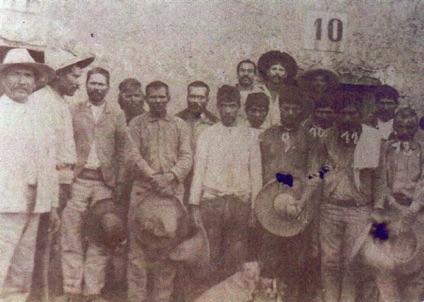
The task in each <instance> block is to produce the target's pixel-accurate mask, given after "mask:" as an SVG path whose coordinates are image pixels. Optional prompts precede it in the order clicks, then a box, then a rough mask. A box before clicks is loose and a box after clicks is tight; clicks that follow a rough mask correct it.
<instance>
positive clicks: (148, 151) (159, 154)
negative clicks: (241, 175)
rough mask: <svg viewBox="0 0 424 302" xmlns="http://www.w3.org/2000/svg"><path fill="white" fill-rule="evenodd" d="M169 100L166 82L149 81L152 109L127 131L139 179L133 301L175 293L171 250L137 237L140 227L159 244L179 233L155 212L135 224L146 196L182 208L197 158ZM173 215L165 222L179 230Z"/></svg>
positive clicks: (133, 208) (134, 199)
mask: <svg viewBox="0 0 424 302" xmlns="http://www.w3.org/2000/svg"><path fill="white" fill-rule="evenodd" d="M200 95H202V94H200ZM170 100H171V96H170V94H169V87H168V85H167V84H166V83H164V82H161V81H154V82H151V83H149V84H148V85H147V86H146V101H147V104H148V105H149V111H148V112H146V113H144V114H142V115H139V116H137V117H135V118H134V119H133V120H132V121H131V122H130V125H129V127H128V144H127V151H128V155H129V156H128V165H129V166H132V167H134V169H135V175H136V178H135V180H134V186H133V190H132V194H131V201H130V211H129V215H128V226H129V259H128V276H127V280H128V299H129V301H131V302H141V301H164V302H165V301H167V302H168V301H172V300H171V295H172V293H173V291H174V280H175V277H176V273H177V265H176V263H175V262H174V261H171V260H170V259H169V248H153V247H150V246H147V244H143V243H141V242H140V240H139V239H138V236H139V234H140V229H141V231H146V233H148V234H154V236H152V237H155V238H158V239H159V240H160V239H163V238H169V237H173V236H174V235H175V233H174V232H173V231H171V230H170V229H172V227H171V228H169V227H167V226H164V225H163V224H162V221H163V218H164V217H163V216H164V215H163V213H159V214H156V213H153V214H152V217H150V219H151V221H150V222H146V223H144V222H142V223H141V227H140V223H137V221H140V220H139V217H137V209H139V207H140V205H142V204H143V201H144V199H145V198H147V196H150V198H149V199H150V200H156V201H158V202H160V199H162V198H164V199H168V200H169V199H171V200H174V199H176V202H177V203H180V204H181V205H182V204H183V196H184V179H185V177H186V175H187V174H188V172H189V171H190V169H191V166H192V162H193V159H192V151H191V147H190V136H189V132H188V131H189V130H188V127H187V124H186V123H185V122H184V121H183V120H181V119H180V118H178V117H176V116H171V115H169V114H168V110H167V106H168V103H169V102H170ZM144 204H145V203H144ZM165 213H168V212H165ZM174 214H175V215H174ZM174 214H170V215H169V216H168V219H165V220H166V221H168V222H170V224H172V225H174V226H175V229H173V230H175V231H176V229H178V227H179V225H180V223H175V224H173V223H172V222H175V221H176V220H175V219H176V217H177V213H176V212H175V213H174ZM174 218H175V219H174ZM181 220H183V219H181ZM175 237H178V236H177V235H175ZM175 237H174V238H175ZM147 284H150V285H151V286H148V285H147Z"/></svg>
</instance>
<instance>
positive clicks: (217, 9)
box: [37, 0, 424, 113]
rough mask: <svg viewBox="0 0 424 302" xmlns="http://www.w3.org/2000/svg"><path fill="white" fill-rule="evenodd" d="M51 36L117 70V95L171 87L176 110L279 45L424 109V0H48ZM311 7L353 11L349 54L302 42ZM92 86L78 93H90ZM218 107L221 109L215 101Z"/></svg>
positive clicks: (304, 63) (303, 63) (305, 62)
mask: <svg viewBox="0 0 424 302" xmlns="http://www.w3.org/2000/svg"><path fill="white" fill-rule="evenodd" d="M37 2H43V5H44V6H45V9H44V14H45V18H46V20H47V21H48V26H47V41H48V43H50V44H55V45H60V46H63V47H67V48H70V49H73V50H76V51H91V52H94V53H95V54H96V56H97V60H96V61H95V65H101V66H105V67H107V68H109V69H110V70H111V71H112V86H113V87H112V91H111V93H113V94H115V95H116V94H117V86H118V84H119V82H120V81H121V80H123V79H124V78H126V77H136V78H138V79H140V80H141V82H142V84H143V85H146V84H147V83H148V82H149V81H152V80H155V79H160V80H163V81H165V82H167V83H168V84H169V85H170V87H171V94H172V98H173V101H172V102H171V104H170V111H171V113H174V112H176V111H177V110H180V109H182V108H183V107H184V106H185V94H186V86H187V84H188V83H190V82H191V81H193V80H204V81H206V82H207V83H208V84H210V86H211V88H212V95H213V97H214V95H215V93H216V89H217V88H218V87H219V86H220V85H222V84H224V83H232V84H234V83H235V82H236V71H235V68H236V64H237V63H238V62H239V61H240V60H242V59H246V58H250V59H252V60H254V61H257V60H258V58H259V56H260V55H261V54H262V53H264V52H266V51H268V50H272V49H279V50H282V51H286V52H288V53H290V54H291V55H293V57H294V58H295V59H296V60H297V62H298V64H299V66H300V68H301V69H307V68H312V67H324V68H330V69H333V70H335V71H337V72H339V73H341V74H342V75H344V76H343V79H345V80H346V81H348V82H352V81H361V78H366V77H376V78H379V79H380V80H381V82H383V83H387V84H391V85H393V86H395V87H396V88H397V89H398V90H399V91H400V92H401V95H402V99H401V102H402V103H411V104H413V105H414V106H415V107H416V108H417V109H419V111H420V112H421V113H423V112H424V104H423V102H422V99H423V88H422V86H421V81H422V78H423V77H422V75H423V71H424V68H423V59H424V45H423V44H424V30H423V29H424V1H421V0H403V1H400V0H331V1H329V0H311V1H307V0H299V1H296V0H280V1H277V0H273V1H271V0H261V1H259V0H257V1H243V0H231V1H216V0H198V1H153V0H143V1H138V0H132V1H130V0H91V1H90V0H72V1H70V0H49V1H47V0H44V1H42V0H39V1H37ZM307 11H325V12H341V13H346V14H347V18H348V24H347V26H346V28H347V36H346V39H347V40H346V47H345V50H344V52H339V53H336V52H324V51H313V50H306V49H304V48H303V39H302V36H303V31H304V28H303V26H304V20H305V14H306V12H307ZM84 94H85V93H84V91H81V92H80V93H78V95H77V96H76V98H82V97H84ZM211 107H212V108H213V109H214V107H215V100H214V99H212V104H211Z"/></svg>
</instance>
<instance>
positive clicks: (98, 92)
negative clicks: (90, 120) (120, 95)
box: [86, 73, 109, 105]
mask: <svg viewBox="0 0 424 302" xmlns="http://www.w3.org/2000/svg"><path fill="white" fill-rule="evenodd" d="M86 85H87V94H88V98H89V99H90V102H91V103H93V104H94V105H101V104H103V103H104V102H105V96H106V94H107V92H108V91H109V84H108V83H107V79H106V77H105V76H104V75H102V74H99V73H96V74H92V75H91V76H90V78H89V79H88V81H87V84H86Z"/></svg>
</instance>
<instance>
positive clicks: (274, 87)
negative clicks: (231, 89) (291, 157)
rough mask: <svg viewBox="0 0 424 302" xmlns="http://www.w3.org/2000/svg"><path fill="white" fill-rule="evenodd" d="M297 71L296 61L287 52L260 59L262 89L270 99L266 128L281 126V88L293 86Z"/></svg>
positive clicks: (275, 53)
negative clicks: (279, 103) (279, 101)
mask: <svg viewBox="0 0 424 302" xmlns="http://www.w3.org/2000/svg"><path fill="white" fill-rule="evenodd" d="M297 69H298V68H297V64H296V61H295V59H294V58H293V57H292V56H290V55H289V54H287V53H285V52H280V51H278V50H273V51H269V52H267V53H265V54H263V55H262V56H261V57H260V58H259V61H258V72H259V75H260V76H261V77H262V79H263V80H264V82H265V85H261V86H260V88H261V90H262V91H263V92H265V93H266V94H267V95H268V97H269V99H270V106H269V113H268V116H267V118H266V120H265V124H264V127H265V128H269V127H271V126H274V125H278V124H280V110H279V105H278V94H279V92H280V90H281V88H283V87H285V86H288V85H291V84H293V82H294V79H295V77H296V74H297Z"/></svg>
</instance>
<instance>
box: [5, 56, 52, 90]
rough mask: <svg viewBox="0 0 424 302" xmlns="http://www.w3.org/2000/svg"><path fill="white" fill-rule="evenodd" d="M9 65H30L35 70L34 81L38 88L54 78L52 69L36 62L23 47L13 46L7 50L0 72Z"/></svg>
mask: <svg viewBox="0 0 424 302" xmlns="http://www.w3.org/2000/svg"><path fill="white" fill-rule="evenodd" d="M10 67H30V68H31V69H32V70H34V72H35V83H36V86H37V89H38V88H41V87H43V86H45V85H46V84H47V83H48V82H50V80H51V79H53V78H54V71H53V69H52V68H51V67H49V66H47V65H46V64H42V63H36V62H35V61H34V59H33V58H32V57H31V55H30V54H29V52H28V50H26V49H25V48H14V49H11V50H9V51H8V52H7V54H6V56H5V58H4V60H3V63H2V64H0V73H3V72H4V71H5V70H7V69H9V68H10Z"/></svg>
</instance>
